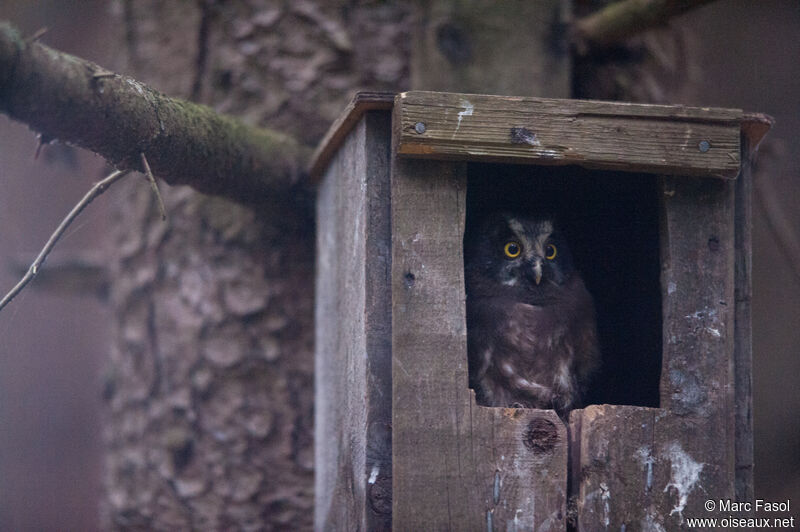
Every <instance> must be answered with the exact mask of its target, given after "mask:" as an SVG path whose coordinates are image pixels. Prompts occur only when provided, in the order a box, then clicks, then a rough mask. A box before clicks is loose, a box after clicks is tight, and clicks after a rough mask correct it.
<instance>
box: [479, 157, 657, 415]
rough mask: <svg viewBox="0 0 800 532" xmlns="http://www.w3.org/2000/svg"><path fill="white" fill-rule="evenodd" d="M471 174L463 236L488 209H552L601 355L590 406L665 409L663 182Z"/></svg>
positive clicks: (589, 173)
mask: <svg viewBox="0 0 800 532" xmlns="http://www.w3.org/2000/svg"><path fill="white" fill-rule="evenodd" d="M467 174H468V181H467V183H468V185H467V212H466V231H467V232H469V231H471V230H475V227H474V222H475V220H478V219H480V217H481V215H482V214H483V213H485V212H487V211H497V210H500V211H511V212H515V213H529V214H531V215H537V214H539V213H547V214H548V215H552V216H553V217H554V218H555V221H556V223H557V224H558V225H559V228H560V230H561V231H562V232H563V233H564V235H565V237H566V239H567V241H568V242H569V247H570V250H571V252H572V255H573V258H574V261H575V265H576V268H577V270H578V271H579V272H580V274H581V275H582V277H583V280H584V282H585V284H586V287H587V289H588V290H589V292H590V293H591V295H592V297H593V299H594V304H595V310H596V315H597V329H598V337H599V342H600V348H601V352H602V365H601V367H600V370H599V371H598V372H597V373H596V375H595V377H594V378H593V379H592V384H591V386H590V388H589V389H588V391H587V395H586V397H585V400H584V404H585V405H589V404H617V405H631V406H650V407H658V406H660V405H659V381H660V375H661V367H662V365H661V358H662V316H661V313H662V311H661V305H662V300H661V284H660V258H659V201H658V194H657V190H658V177H657V176H655V175H652V174H639V173H627V172H608V171H595V170H586V169H583V168H579V167H573V166H565V167H552V166H532V165H510V164H485V163H470V164H469V165H468V167H467Z"/></svg>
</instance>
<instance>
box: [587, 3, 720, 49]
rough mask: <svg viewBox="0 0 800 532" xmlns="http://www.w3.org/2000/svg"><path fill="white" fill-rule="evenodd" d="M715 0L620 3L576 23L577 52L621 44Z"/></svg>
mask: <svg viewBox="0 0 800 532" xmlns="http://www.w3.org/2000/svg"><path fill="white" fill-rule="evenodd" d="M714 1H715V0H620V1H619V2H614V3H613V4H610V5H608V6H606V7H604V8H603V9H600V10H599V11H597V12H595V13H592V14H591V15H589V16H587V17H584V18H582V19H580V20H578V21H577V22H575V26H574V29H575V48H576V50H577V52H578V53H579V54H581V55H585V54H586V53H587V52H588V51H589V50H591V49H597V48H603V47H607V46H610V45H612V44H616V43H619V42H620V41H623V40H625V39H627V38H628V37H631V36H633V35H636V34H637V33H642V32H643V31H645V30H648V29H650V28H653V27H655V26H661V25H664V24H666V23H667V21H668V20H669V19H671V18H672V17H676V16H678V15H681V14H683V13H686V12H687V11H690V10H692V9H695V8H698V7H701V6H703V5H705V4H709V3H711V2H714Z"/></svg>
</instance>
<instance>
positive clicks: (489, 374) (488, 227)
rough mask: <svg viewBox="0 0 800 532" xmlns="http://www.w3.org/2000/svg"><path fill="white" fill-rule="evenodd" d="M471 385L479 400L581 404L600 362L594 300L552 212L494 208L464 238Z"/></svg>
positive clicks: (561, 407) (562, 410)
mask: <svg viewBox="0 0 800 532" xmlns="http://www.w3.org/2000/svg"><path fill="white" fill-rule="evenodd" d="M464 260H465V278H466V293H467V331H468V354H469V380H470V387H471V388H472V389H474V390H475V394H476V398H477V402H478V404H481V405H484V406H507V407H511V406H514V407H523V408H554V409H555V410H556V411H557V412H558V414H559V415H560V416H562V417H563V416H565V415H566V413H567V412H568V411H569V410H571V409H573V408H577V407H580V406H582V397H583V394H584V393H585V390H586V387H587V384H588V382H589V379H590V377H591V376H592V373H593V372H594V371H595V370H596V369H597V367H598V365H599V363H600V350H599V347H598V342H597V328H596V325H595V311H594V303H593V301H592V297H591V296H590V295H589V292H588V291H587V290H586V287H585V286H584V284H583V280H582V279H581V276H580V274H579V273H578V271H577V270H576V269H575V266H574V264H573V259H572V256H571V254H570V251H569V248H568V247H567V243H566V241H565V240H564V236H563V235H562V234H561V233H560V232H559V231H558V229H557V228H556V226H555V225H554V223H553V221H552V220H551V219H549V218H536V217H530V216H525V215H514V214H509V213H493V214H490V215H487V216H485V217H484V218H483V219H482V220H481V221H480V222H479V223H477V224H475V225H473V226H471V227H470V228H469V229H468V230H467V234H466V236H465V241H464Z"/></svg>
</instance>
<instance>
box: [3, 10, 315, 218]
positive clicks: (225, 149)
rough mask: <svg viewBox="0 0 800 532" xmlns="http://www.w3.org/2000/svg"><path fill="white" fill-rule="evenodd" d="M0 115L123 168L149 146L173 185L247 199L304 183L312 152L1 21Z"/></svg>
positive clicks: (159, 172)
mask: <svg viewBox="0 0 800 532" xmlns="http://www.w3.org/2000/svg"><path fill="white" fill-rule="evenodd" d="M0 112H3V113H5V114H7V115H8V116H10V117H11V118H13V119H15V120H19V121H21V122H24V123H26V124H28V125H29V126H30V127H31V128H32V129H34V130H36V131H38V132H39V133H41V135H42V139H44V140H49V139H58V140H60V141H63V142H68V143H70V144H74V145H77V146H80V147H83V148H86V149H89V150H91V151H94V152H96V153H98V154H100V155H101V156H103V157H104V158H105V159H106V160H108V161H109V162H110V163H111V164H113V165H114V166H116V167H117V168H119V169H132V170H138V171H142V170H144V169H143V168H142V167H141V164H142V163H141V155H140V154H142V153H144V154H145V155H146V157H147V160H148V161H149V163H150V166H151V168H152V171H153V174H155V175H156V176H157V177H159V178H161V179H163V180H164V181H166V182H167V183H169V184H171V185H189V186H191V187H193V188H195V189H196V190H198V191H200V192H204V193H207V194H216V195H221V196H226V197H229V198H233V199H237V200H241V201H247V202H254V201H258V199H259V197H260V196H262V195H263V196H264V199H267V198H268V197H270V196H272V197H273V198H274V197H276V196H278V197H284V196H286V195H287V194H292V193H293V192H294V191H296V190H298V189H299V185H300V182H301V180H302V177H303V173H304V172H303V170H304V168H305V165H306V162H307V161H308V158H309V156H310V153H311V149H310V148H309V147H306V146H304V145H302V144H300V143H298V142H297V141H296V140H294V139H293V138H292V137H290V136H287V135H284V134H282V133H280V132H276V131H273V130H269V129H263V128H257V127H252V126H249V125H246V124H243V123H242V122H240V121H238V120H236V119H235V118H232V117H228V116H224V115H221V114H219V113H217V112H215V111H214V110H213V109H211V108H209V107H206V106H204V105H199V104H195V103H192V102H188V101H184V100H180V99H177V98H170V97H168V96H166V95H164V94H162V93H160V92H158V91H156V90H154V89H152V88H150V87H148V86H146V85H144V84H143V83H140V82H138V81H136V80H134V79H132V78H129V77H126V76H122V75H119V74H112V73H110V72H108V71H107V70H105V69H103V68H101V67H100V66H98V65H96V64H94V63H92V62H90V61H86V60H84V59H80V58H78V57H75V56H72V55H69V54H66V53H63V52H59V51H57V50H54V49H52V48H49V47H48V46H45V45H43V44H41V43H39V42H37V41H35V40H32V41H31V40H26V39H24V38H23V37H22V36H21V35H20V34H19V32H18V31H17V30H16V29H14V28H13V27H12V26H11V25H10V24H8V23H6V22H0Z"/></svg>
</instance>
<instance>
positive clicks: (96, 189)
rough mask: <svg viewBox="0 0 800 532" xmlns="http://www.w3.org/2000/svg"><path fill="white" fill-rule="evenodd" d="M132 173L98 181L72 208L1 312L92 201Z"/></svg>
mask: <svg viewBox="0 0 800 532" xmlns="http://www.w3.org/2000/svg"><path fill="white" fill-rule="evenodd" d="M129 173H130V170H116V171H114V172H112V173H111V174H109V175H108V177H106V178H104V179H102V180H101V181H98V182H97V183H95V184H94V186H92V188H90V189H89V191H88V192H87V193H86V195H85V196H83V198H82V199H81V200H80V201H79V202H78V203H77V204H76V205H75V206H74V207H73V208H72V210H71V211H70V212H69V214H67V216H66V218H64V219H63V220H62V221H61V223H60V224H59V225H58V228H56V230H55V231H54V232H53V234H52V235H50V238H49V239H48V241H47V243H46V244H45V245H44V248H42V251H40V252H39V255H37V256H36V259H35V260H34V261H33V264H31V267H30V268H28V271H27V273H26V274H25V275H24V276H23V277H22V279H21V280H20V281H19V282H18V283H17V284H16V286H14V288H12V289H11V290H10V291H9V292H8V293H7V294H6V295H5V296H4V297H3V299H2V300H0V310H3V308H4V307H5V306H6V305H8V304H9V303H10V302H11V300H12V299H14V298H15V297H16V296H17V294H19V293H20V292H21V291H22V289H23V288H25V286H26V285H27V284H28V283H30V282H31V281H32V280H33V278H34V277H36V274H38V273H39V270H40V269H41V267H42V265H43V264H44V261H45V260H46V259H47V255H49V254H50V252H51V251H52V250H53V247H54V246H55V245H56V243H57V242H58V240H59V239H60V238H61V237H62V235H63V234H64V231H66V230H67V228H68V227H69V226H70V224H71V223H72V222H73V221H74V220H75V218H76V217H77V216H78V215H79V214H80V213H81V212H82V211H83V209H85V208H86V206H87V205H89V204H90V203H91V202H92V200H94V199H95V198H96V197H97V196H99V195H100V194H102V193H103V192H105V191H106V189H107V188H108V187H110V186H111V185H113V184H114V183H116V182H117V181H119V180H120V179H122V178H123V177H125V176H126V175H127V174H129Z"/></svg>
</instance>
